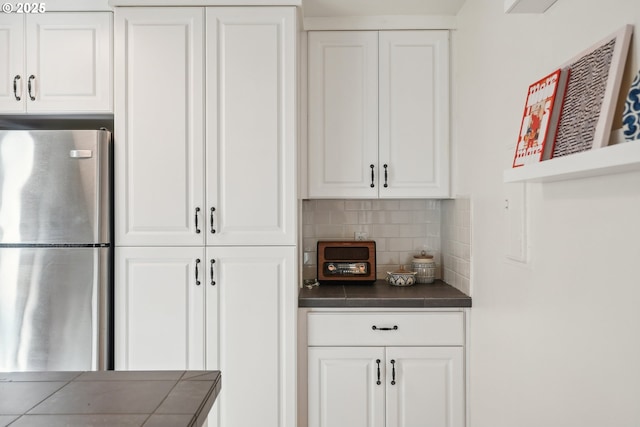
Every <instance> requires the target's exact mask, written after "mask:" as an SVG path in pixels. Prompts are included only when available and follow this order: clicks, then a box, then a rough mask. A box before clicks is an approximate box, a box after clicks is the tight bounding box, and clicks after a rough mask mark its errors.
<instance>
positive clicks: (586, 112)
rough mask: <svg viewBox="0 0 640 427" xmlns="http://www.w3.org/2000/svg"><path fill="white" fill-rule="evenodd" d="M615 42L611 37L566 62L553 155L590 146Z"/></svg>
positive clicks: (575, 151)
mask: <svg viewBox="0 0 640 427" xmlns="http://www.w3.org/2000/svg"><path fill="white" fill-rule="evenodd" d="M615 43H616V40H615V39H612V40H611V41H610V42H608V43H607V44H604V45H602V46H601V47H599V48H598V49H595V50H594V51H593V52H591V53H589V54H588V55H585V56H583V57H582V58H580V59H579V60H577V61H576V62H574V63H573V64H571V65H570V66H569V68H570V69H571V74H570V77H569V86H568V87H567V92H566V94H565V99H564V105H563V107H562V116H561V117H560V124H559V125H558V135H557V138H556V145H555V148H554V150H553V157H560V156H566V155H567V154H573V153H578V152H581V151H586V150H589V149H591V147H592V146H593V140H594V135H595V129H596V125H597V124H598V120H599V118H600V110H601V107H602V101H603V99H604V95H605V90H606V87H607V79H608V78H609V70H610V68H611V58H612V57H613V52H614V49H615Z"/></svg>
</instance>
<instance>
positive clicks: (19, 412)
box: [0, 371, 221, 427]
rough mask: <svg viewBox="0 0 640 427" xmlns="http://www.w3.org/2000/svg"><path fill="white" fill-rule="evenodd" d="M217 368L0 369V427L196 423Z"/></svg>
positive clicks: (216, 389)
mask: <svg viewBox="0 0 640 427" xmlns="http://www.w3.org/2000/svg"><path fill="white" fill-rule="evenodd" d="M220 389H221V375H220V372H219V371H97V372H11V373H3V372H0V427H2V426H6V425H8V424H9V423H12V424H11V427H13V426H18V427H19V426H32V427H33V426H36V427H37V426H47V427H56V426H71V427H74V426H78V427H80V426H86V425H93V426H96V427H103V426H104V427H111V426H115V425H118V426H123V427H127V426H131V427H140V426H142V425H144V426H156V427H162V426H172V427H182V426H184V427H187V426H189V427H191V426H201V425H203V423H204V421H205V420H206V418H207V415H208V414H209V411H210V410H211V407H212V406H213V403H214V401H215V400H216V398H217V396H218V394H219V393H220Z"/></svg>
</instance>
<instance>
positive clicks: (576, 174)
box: [504, 140, 640, 182]
mask: <svg viewBox="0 0 640 427" xmlns="http://www.w3.org/2000/svg"><path fill="white" fill-rule="evenodd" d="M631 171H640V140H636V141H631V142H623V143H619V144H615V145H610V146H607V147H603V148H596V149H592V150H589V151H583V152H582V153H576V154H570V155H568V156H563V157H557V158H554V159H549V160H545V161H543V162H540V163H532V164H529V165H525V166H521V167H518V168H513V169H508V170H505V171H504V182H553V181H563V180H567V179H579V178H587V177H592V176H599V175H609V174H615V173H623V172H631Z"/></svg>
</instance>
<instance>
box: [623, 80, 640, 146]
mask: <svg viewBox="0 0 640 427" xmlns="http://www.w3.org/2000/svg"><path fill="white" fill-rule="evenodd" d="M622 131H623V133H624V139H625V140H627V141H633V140H636V139H640V73H638V74H637V75H636V78H635V79H633V83H631V89H629V94H628V95H627V99H626V101H625V103H624V113H623V114H622Z"/></svg>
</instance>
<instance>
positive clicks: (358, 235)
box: [353, 231, 369, 240]
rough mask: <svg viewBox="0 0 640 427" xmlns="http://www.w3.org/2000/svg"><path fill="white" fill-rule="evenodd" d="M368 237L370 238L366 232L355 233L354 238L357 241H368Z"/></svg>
mask: <svg viewBox="0 0 640 427" xmlns="http://www.w3.org/2000/svg"><path fill="white" fill-rule="evenodd" d="M367 237H369V235H368V234H367V232H366V231H356V232H355V233H353V238H354V239H356V240H367Z"/></svg>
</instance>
